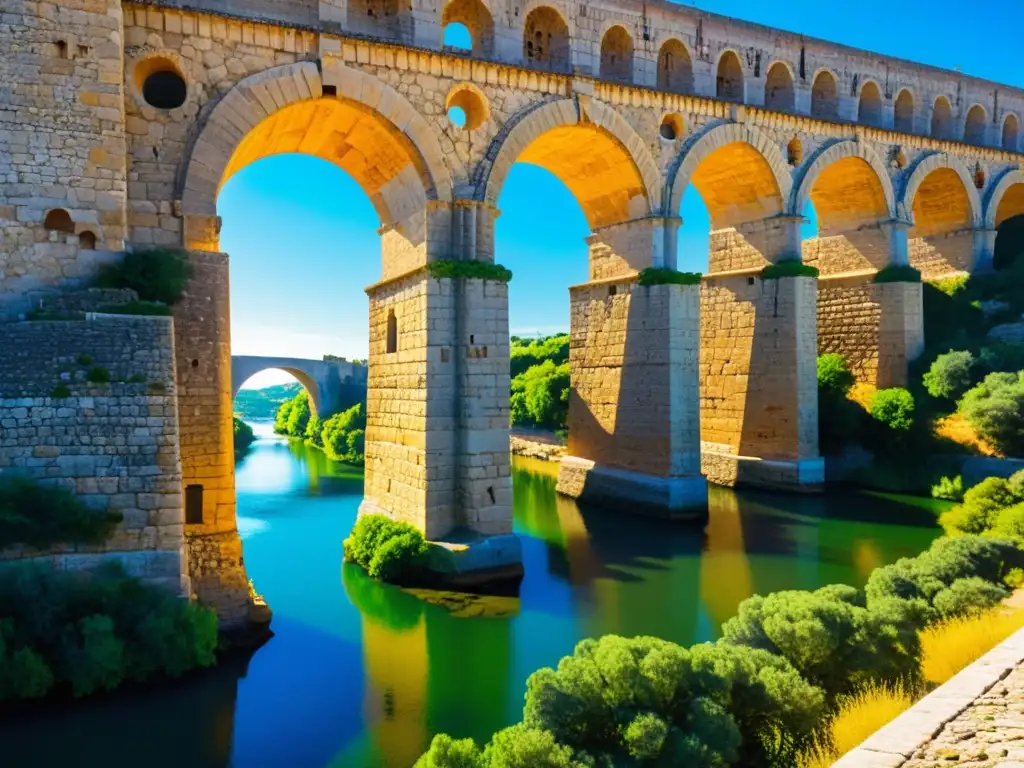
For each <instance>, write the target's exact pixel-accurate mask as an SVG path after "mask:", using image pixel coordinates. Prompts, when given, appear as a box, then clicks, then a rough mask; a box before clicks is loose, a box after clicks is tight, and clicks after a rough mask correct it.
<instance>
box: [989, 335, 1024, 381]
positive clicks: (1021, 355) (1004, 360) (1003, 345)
mask: <svg viewBox="0 0 1024 768" xmlns="http://www.w3.org/2000/svg"><path fill="white" fill-rule="evenodd" d="M978 362H979V363H980V364H981V368H983V369H984V370H985V371H987V372H989V373H997V372H1007V373H1016V372H1017V371H1022V370H1024V344H1021V343H1019V342H1013V341H1000V342H995V343H987V344H986V345H985V346H984V347H982V349H981V351H980V352H979V353H978Z"/></svg>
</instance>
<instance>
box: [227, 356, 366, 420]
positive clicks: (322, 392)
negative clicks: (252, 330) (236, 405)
mask: <svg viewBox="0 0 1024 768" xmlns="http://www.w3.org/2000/svg"><path fill="white" fill-rule="evenodd" d="M271 369H278V370H282V371H286V372H288V373H290V374H291V375H292V376H294V377H295V378H296V379H297V380H298V382H299V383H300V384H302V386H303V387H305V389H306V391H307V392H308V393H309V396H310V399H311V400H312V401H313V407H314V408H315V409H316V413H317V415H318V416H320V418H327V417H328V416H332V415H334V414H335V413H337V412H338V411H340V410H342V408H345V407H348V406H349V405H350V404H352V403H354V402H358V401H359V400H362V399H363V398H364V396H365V394H366V381H367V367H366V365H365V364H360V363H351V362H348V361H347V360H344V361H341V360H339V361H334V360H306V359H304V358H300V357H253V356H245V355H233V356H232V357H231V399H232V400H234V399H235V396H236V395H237V394H238V390H240V389H241V388H242V385H243V384H245V382H247V381H248V380H249V379H251V378H252V377H253V376H255V375H256V374H257V373H262V372H263V371H268V370H271Z"/></svg>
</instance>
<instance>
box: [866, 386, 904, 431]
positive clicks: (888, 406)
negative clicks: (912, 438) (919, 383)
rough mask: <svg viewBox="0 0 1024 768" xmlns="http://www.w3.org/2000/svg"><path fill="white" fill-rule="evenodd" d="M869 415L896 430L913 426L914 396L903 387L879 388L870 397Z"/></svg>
mask: <svg viewBox="0 0 1024 768" xmlns="http://www.w3.org/2000/svg"><path fill="white" fill-rule="evenodd" d="M871 417H872V418H873V419H874V420H875V421H877V422H879V423H880V424H882V425H884V426H886V427H888V428H889V429H891V430H894V431H896V432H909V431H910V428H911V427H912V426H914V396H913V395H911V394H910V392H908V391H907V390H905V389H902V388H900V387H894V388H892V389H880V390H879V391H877V392H876V393H875V396H874V397H873V398H872V399H871Z"/></svg>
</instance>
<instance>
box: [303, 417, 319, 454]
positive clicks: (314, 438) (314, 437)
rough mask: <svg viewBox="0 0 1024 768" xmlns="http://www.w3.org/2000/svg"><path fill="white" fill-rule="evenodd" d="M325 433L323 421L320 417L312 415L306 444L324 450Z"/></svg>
mask: <svg viewBox="0 0 1024 768" xmlns="http://www.w3.org/2000/svg"><path fill="white" fill-rule="evenodd" d="M323 431H324V422H323V420H322V419H321V418H320V416H319V415H317V414H315V413H311V414H310V416H309V422H308V423H307V424H306V432H305V438H306V442H307V443H309V444H310V445H315V446H316V447H317V448H323V447H324V442H323Z"/></svg>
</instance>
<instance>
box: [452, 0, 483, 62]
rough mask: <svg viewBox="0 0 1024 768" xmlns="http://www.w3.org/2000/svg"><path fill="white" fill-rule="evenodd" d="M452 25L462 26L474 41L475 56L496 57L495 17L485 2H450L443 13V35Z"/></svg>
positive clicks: (466, 0)
mask: <svg viewBox="0 0 1024 768" xmlns="http://www.w3.org/2000/svg"><path fill="white" fill-rule="evenodd" d="M450 24H462V25H463V26H464V27H465V28H466V29H467V30H468V31H469V37H470V40H471V41H472V48H473V54H474V55H475V56H482V57H484V58H492V57H493V56H494V17H493V15H492V13H491V9H490V7H489V2H485V0H448V2H447V3H445V6H444V10H443V11H442V12H441V34H442V36H443V35H444V31H445V30H446V29H447V28H448V25H450Z"/></svg>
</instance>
